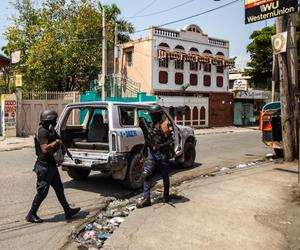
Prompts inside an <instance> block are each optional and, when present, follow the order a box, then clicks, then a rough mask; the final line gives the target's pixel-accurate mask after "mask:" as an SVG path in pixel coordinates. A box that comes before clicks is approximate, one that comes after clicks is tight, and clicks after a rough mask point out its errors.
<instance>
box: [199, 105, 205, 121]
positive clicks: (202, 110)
mask: <svg viewBox="0 0 300 250" xmlns="http://www.w3.org/2000/svg"><path fill="white" fill-rule="evenodd" d="M205 116H206V115H205V107H201V109H200V120H205Z"/></svg>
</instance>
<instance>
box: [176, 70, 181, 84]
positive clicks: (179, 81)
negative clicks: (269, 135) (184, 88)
mask: <svg viewBox="0 0 300 250" xmlns="http://www.w3.org/2000/svg"><path fill="white" fill-rule="evenodd" d="M175 83H176V84H178V85H182V84H183V74H182V73H179V72H176V73H175Z"/></svg>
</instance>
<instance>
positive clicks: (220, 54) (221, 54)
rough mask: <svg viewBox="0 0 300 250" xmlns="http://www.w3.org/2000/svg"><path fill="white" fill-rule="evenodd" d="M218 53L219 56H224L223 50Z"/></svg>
mask: <svg viewBox="0 0 300 250" xmlns="http://www.w3.org/2000/svg"><path fill="white" fill-rule="evenodd" d="M216 55H217V56H224V54H223V52H220V51H219V52H218V53H217V54H216Z"/></svg>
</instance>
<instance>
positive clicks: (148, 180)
mask: <svg viewBox="0 0 300 250" xmlns="http://www.w3.org/2000/svg"><path fill="white" fill-rule="evenodd" d="M149 111H150V115H151V118H152V126H151V127H150V126H149V125H148V124H147V121H145V120H142V122H141V127H142V130H143V133H144V136H145V144H144V149H143V154H144V155H147V157H146V159H145V161H144V162H143V164H144V172H143V175H144V194H143V200H142V201H141V202H139V203H138V204H137V208H143V207H147V206H151V199H150V189H151V185H152V182H153V174H154V172H155V169H159V171H160V173H161V176H162V178H163V183H164V196H163V198H164V201H165V202H169V201H170V200H171V199H170V195H169V189H170V179H169V169H170V164H169V159H170V158H171V157H172V155H173V153H174V139H173V135H172V133H171V130H170V123H169V122H168V120H167V118H166V117H165V115H164V111H163V108H162V107H161V106H160V105H153V106H151V107H150V109H149Z"/></svg>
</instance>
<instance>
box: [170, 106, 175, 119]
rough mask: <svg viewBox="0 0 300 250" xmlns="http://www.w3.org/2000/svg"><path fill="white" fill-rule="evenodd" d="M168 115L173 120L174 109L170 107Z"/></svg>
mask: <svg viewBox="0 0 300 250" xmlns="http://www.w3.org/2000/svg"><path fill="white" fill-rule="evenodd" d="M169 113H170V115H171V116H172V118H173V119H174V117H175V109H174V107H170V108H169Z"/></svg>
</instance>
